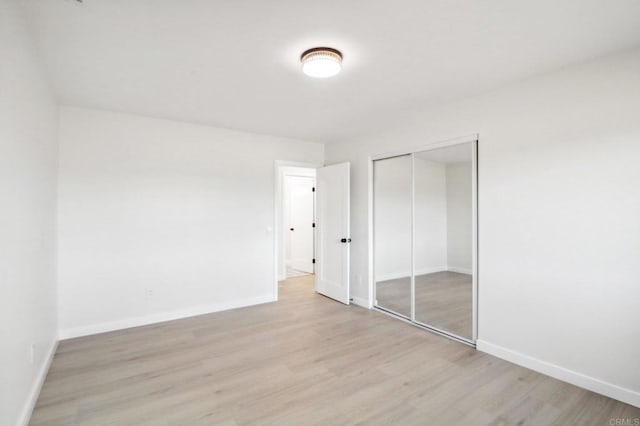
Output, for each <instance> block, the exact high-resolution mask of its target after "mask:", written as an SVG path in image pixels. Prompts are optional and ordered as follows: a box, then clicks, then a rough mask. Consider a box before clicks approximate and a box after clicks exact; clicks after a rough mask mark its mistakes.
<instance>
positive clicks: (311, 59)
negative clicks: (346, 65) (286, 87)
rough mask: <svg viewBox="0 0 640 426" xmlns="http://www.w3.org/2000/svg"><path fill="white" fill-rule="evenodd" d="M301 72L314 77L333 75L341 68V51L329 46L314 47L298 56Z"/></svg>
mask: <svg viewBox="0 0 640 426" xmlns="http://www.w3.org/2000/svg"><path fill="white" fill-rule="evenodd" d="M300 61H301V62H302V72H303V73H305V74H306V75H308V76H311V77H316V78H326V77H333V76H334V75H336V74H338V73H339V72H340V69H341V68H342V53H340V51H339V50H336V49H332V48H331V47H314V48H313V49H309V50H306V51H304V52H303V53H302V56H300Z"/></svg>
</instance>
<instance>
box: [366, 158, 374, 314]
mask: <svg viewBox="0 0 640 426" xmlns="http://www.w3.org/2000/svg"><path fill="white" fill-rule="evenodd" d="M367 201H368V203H367V204H368V205H367V275H368V277H367V278H368V282H367V284H368V287H369V303H368V305H369V309H373V306H374V305H375V300H376V286H375V281H376V277H375V273H374V264H373V262H374V257H375V255H374V247H375V244H374V238H375V236H374V234H373V227H374V218H373V158H371V157H369V161H368V167H367Z"/></svg>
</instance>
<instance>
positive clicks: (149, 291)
mask: <svg viewBox="0 0 640 426" xmlns="http://www.w3.org/2000/svg"><path fill="white" fill-rule="evenodd" d="M147 297H153V289H152V288H148V289H147Z"/></svg>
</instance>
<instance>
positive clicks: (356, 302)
mask: <svg viewBox="0 0 640 426" xmlns="http://www.w3.org/2000/svg"><path fill="white" fill-rule="evenodd" d="M351 303H353V304H354V305H358V306H362V307H363V308H365V309H370V308H371V307H370V306H369V300H368V299H365V298H364V297H357V296H353V297H352V300H351Z"/></svg>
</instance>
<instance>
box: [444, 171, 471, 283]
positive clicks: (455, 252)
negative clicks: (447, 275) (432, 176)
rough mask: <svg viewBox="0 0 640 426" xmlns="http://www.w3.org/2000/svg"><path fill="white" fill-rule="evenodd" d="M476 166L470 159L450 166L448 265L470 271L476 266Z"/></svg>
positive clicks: (448, 177) (447, 172) (457, 270)
mask: <svg viewBox="0 0 640 426" xmlns="http://www.w3.org/2000/svg"><path fill="white" fill-rule="evenodd" d="M472 170H473V169H472V166H471V163H470V162H468V163H467V162H465V163H451V164H447V166H446V179H447V269H449V270H451V271H455V272H460V273H466V274H471V273H472V270H473V250H472V245H473V229H472V228H473V223H472V215H473V209H472V207H473V206H472V203H473V197H472V190H473V185H472V180H471V179H472V176H471V174H472Z"/></svg>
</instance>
